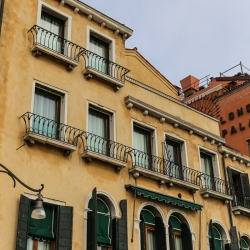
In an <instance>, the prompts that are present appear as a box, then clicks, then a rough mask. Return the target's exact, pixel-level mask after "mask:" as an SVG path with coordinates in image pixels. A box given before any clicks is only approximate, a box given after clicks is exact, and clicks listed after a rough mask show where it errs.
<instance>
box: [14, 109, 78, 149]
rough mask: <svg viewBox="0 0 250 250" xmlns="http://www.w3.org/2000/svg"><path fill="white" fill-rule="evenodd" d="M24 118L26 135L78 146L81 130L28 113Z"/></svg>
mask: <svg viewBox="0 0 250 250" xmlns="http://www.w3.org/2000/svg"><path fill="white" fill-rule="evenodd" d="M20 118H22V119H23V120H24V123H25V130H26V133H29V132H32V133H34V134H37V135H41V136H44V137H47V138H51V139H54V140H57V141H61V142H64V143H68V144H72V145H74V146H77V138H78V136H79V134H81V132H82V131H81V130H79V129H77V128H74V127H72V126H69V125H66V124H63V123H60V122H57V121H54V120H51V119H48V118H46V117H43V116H40V115H37V114H33V113H31V112H26V113H25V114H23V115H22V116H20V117H19V119H20Z"/></svg>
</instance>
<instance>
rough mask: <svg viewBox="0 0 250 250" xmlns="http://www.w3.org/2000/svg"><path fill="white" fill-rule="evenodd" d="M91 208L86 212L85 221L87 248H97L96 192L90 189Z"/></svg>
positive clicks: (89, 249)
mask: <svg viewBox="0 0 250 250" xmlns="http://www.w3.org/2000/svg"><path fill="white" fill-rule="evenodd" d="M92 200H93V208H92V211H91V212H88V222H87V250H96V249H97V192H96V188H94V189H93V191H92Z"/></svg>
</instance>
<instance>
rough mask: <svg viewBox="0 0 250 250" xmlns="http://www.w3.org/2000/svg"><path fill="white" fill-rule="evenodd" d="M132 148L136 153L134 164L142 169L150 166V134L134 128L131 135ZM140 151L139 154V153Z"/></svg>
mask: <svg viewBox="0 0 250 250" xmlns="http://www.w3.org/2000/svg"><path fill="white" fill-rule="evenodd" d="M133 139H134V148H135V149H137V150H139V152H136V157H135V162H136V163H135V164H136V165H138V166H141V167H144V168H149V166H150V157H151V156H150V155H149V154H150V148H151V146H150V132H149V131H147V130H143V129H141V128H137V127H134V133H133ZM140 151H141V152H140Z"/></svg>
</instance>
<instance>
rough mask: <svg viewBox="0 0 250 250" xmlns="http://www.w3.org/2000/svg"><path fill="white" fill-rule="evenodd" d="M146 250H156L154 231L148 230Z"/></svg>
mask: <svg viewBox="0 0 250 250" xmlns="http://www.w3.org/2000/svg"><path fill="white" fill-rule="evenodd" d="M148 250H156V244H155V231H151V230H148Z"/></svg>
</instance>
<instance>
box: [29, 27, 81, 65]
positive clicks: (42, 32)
mask: <svg viewBox="0 0 250 250" xmlns="http://www.w3.org/2000/svg"><path fill="white" fill-rule="evenodd" d="M28 32H30V33H31V34H32V36H33V45H36V44H39V45H40V46H42V47H45V48H46V49H49V50H51V51H53V52H56V53H60V54H61V55H62V56H64V57H66V58H69V59H71V60H73V61H75V62H78V61H79V56H80V54H81V53H82V52H83V51H84V50H85V49H84V48H83V47H81V46H79V45H77V44H75V43H72V42H71V41H69V40H67V39H64V38H63V37H60V36H58V35H56V34H54V33H52V32H50V31H48V30H46V29H44V28H42V27H40V26H37V25H34V26H33V27H32V28H31V29H30V30H29V31H28Z"/></svg>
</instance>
